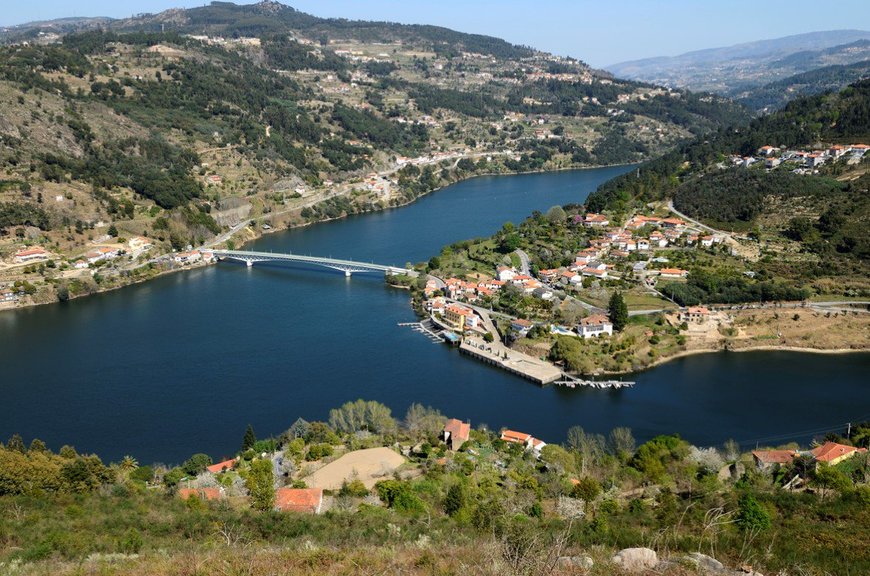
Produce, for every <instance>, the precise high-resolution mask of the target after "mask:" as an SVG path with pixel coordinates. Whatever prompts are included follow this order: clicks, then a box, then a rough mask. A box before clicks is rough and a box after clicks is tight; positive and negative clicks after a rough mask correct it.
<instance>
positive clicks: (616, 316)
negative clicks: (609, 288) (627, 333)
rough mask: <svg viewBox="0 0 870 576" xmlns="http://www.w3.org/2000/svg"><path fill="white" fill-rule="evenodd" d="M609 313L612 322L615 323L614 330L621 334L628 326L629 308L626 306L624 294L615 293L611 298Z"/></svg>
mask: <svg viewBox="0 0 870 576" xmlns="http://www.w3.org/2000/svg"><path fill="white" fill-rule="evenodd" d="M607 312H608V314H609V316H610V321H611V322H613V329H614V330H616V331H617V332H621V331H622V329H623V328H625V325H626V324H628V306H626V304H625V299H624V298H623V297H622V292H614V293H613V295H612V296H611V297H610V304H609V305H608V307H607Z"/></svg>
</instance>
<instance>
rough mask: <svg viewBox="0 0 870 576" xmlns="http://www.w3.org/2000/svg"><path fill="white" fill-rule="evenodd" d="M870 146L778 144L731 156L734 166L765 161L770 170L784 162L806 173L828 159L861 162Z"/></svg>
mask: <svg viewBox="0 0 870 576" xmlns="http://www.w3.org/2000/svg"><path fill="white" fill-rule="evenodd" d="M868 149H870V146H868V145H867V144H845V145H841V144H835V145H833V146H830V147H828V148H818V149H813V150H786V149H782V148H779V147H777V146H770V145H767V146H762V147H761V148H759V149H758V151H757V152H756V156H737V155H734V156H731V158H730V162H731V164H732V165H733V166H740V167H742V168H749V167H750V166H753V165H756V164H757V163H759V162H764V167H765V168H767V169H768V170H772V169H774V168H777V167H779V166H780V165H783V164H790V165H791V166H793V167H794V166H797V167H798V168H797V169H796V170H795V172H798V173H804V170H813V169H814V168H818V167H819V166H821V165H822V164H825V163H826V162H828V161H838V160H840V159H842V158H845V157H847V156H848V159H849V162H850V163H852V162H860V161H861V159H863V157H864V155H865V154H866V153H867V150H868Z"/></svg>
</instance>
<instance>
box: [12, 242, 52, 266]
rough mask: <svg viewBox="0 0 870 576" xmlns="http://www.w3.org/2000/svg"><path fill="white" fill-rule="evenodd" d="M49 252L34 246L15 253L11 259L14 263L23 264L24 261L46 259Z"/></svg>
mask: <svg viewBox="0 0 870 576" xmlns="http://www.w3.org/2000/svg"><path fill="white" fill-rule="evenodd" d="M48 257H49V253H48V251H46V250H45V249H44V248H40V247H39V246H36V247H34V248H25V249H23V250H19V251H18V252H16V253H15V256H14V257H13V261H14V262H15V263H16V264H24V263H25V262H39V261H42V260H48Z"/></svg>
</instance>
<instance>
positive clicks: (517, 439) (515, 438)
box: [501, 429, 532, 446]
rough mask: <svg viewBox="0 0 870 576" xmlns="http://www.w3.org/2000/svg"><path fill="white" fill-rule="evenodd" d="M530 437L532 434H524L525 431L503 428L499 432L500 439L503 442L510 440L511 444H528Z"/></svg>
mask: <svg viewBox="0 0 870 576" xmlns="http://www.w3.org/2000/svg"><path fill="white" fill-rule="evenodd" d="M531 439H532V435H531V434H526V433H525V432H516V431H514V430H507V429H505V430H503V431H502V433H501V440H502V441H504V442H510V443H511V444H522V445H523V446H528V443H529V441H531Z"/></svg>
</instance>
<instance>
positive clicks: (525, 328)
mask: <svg viewBox="0 0 870 576" xmlns="http://www.w3.org/2000/svg"><path fill="white" fill-rule="evenodd" d="M533 326H534V324H533V323H532V322H531V321H530V320H524V319H522V318H517V319H516V320H513V321H511V330H513V331H514V332H516V333H517V334H519V335H520V336H521V337H522V336H525V335H526V334H528V333H529V330H531V329H532V327H533Z"/></svg>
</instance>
